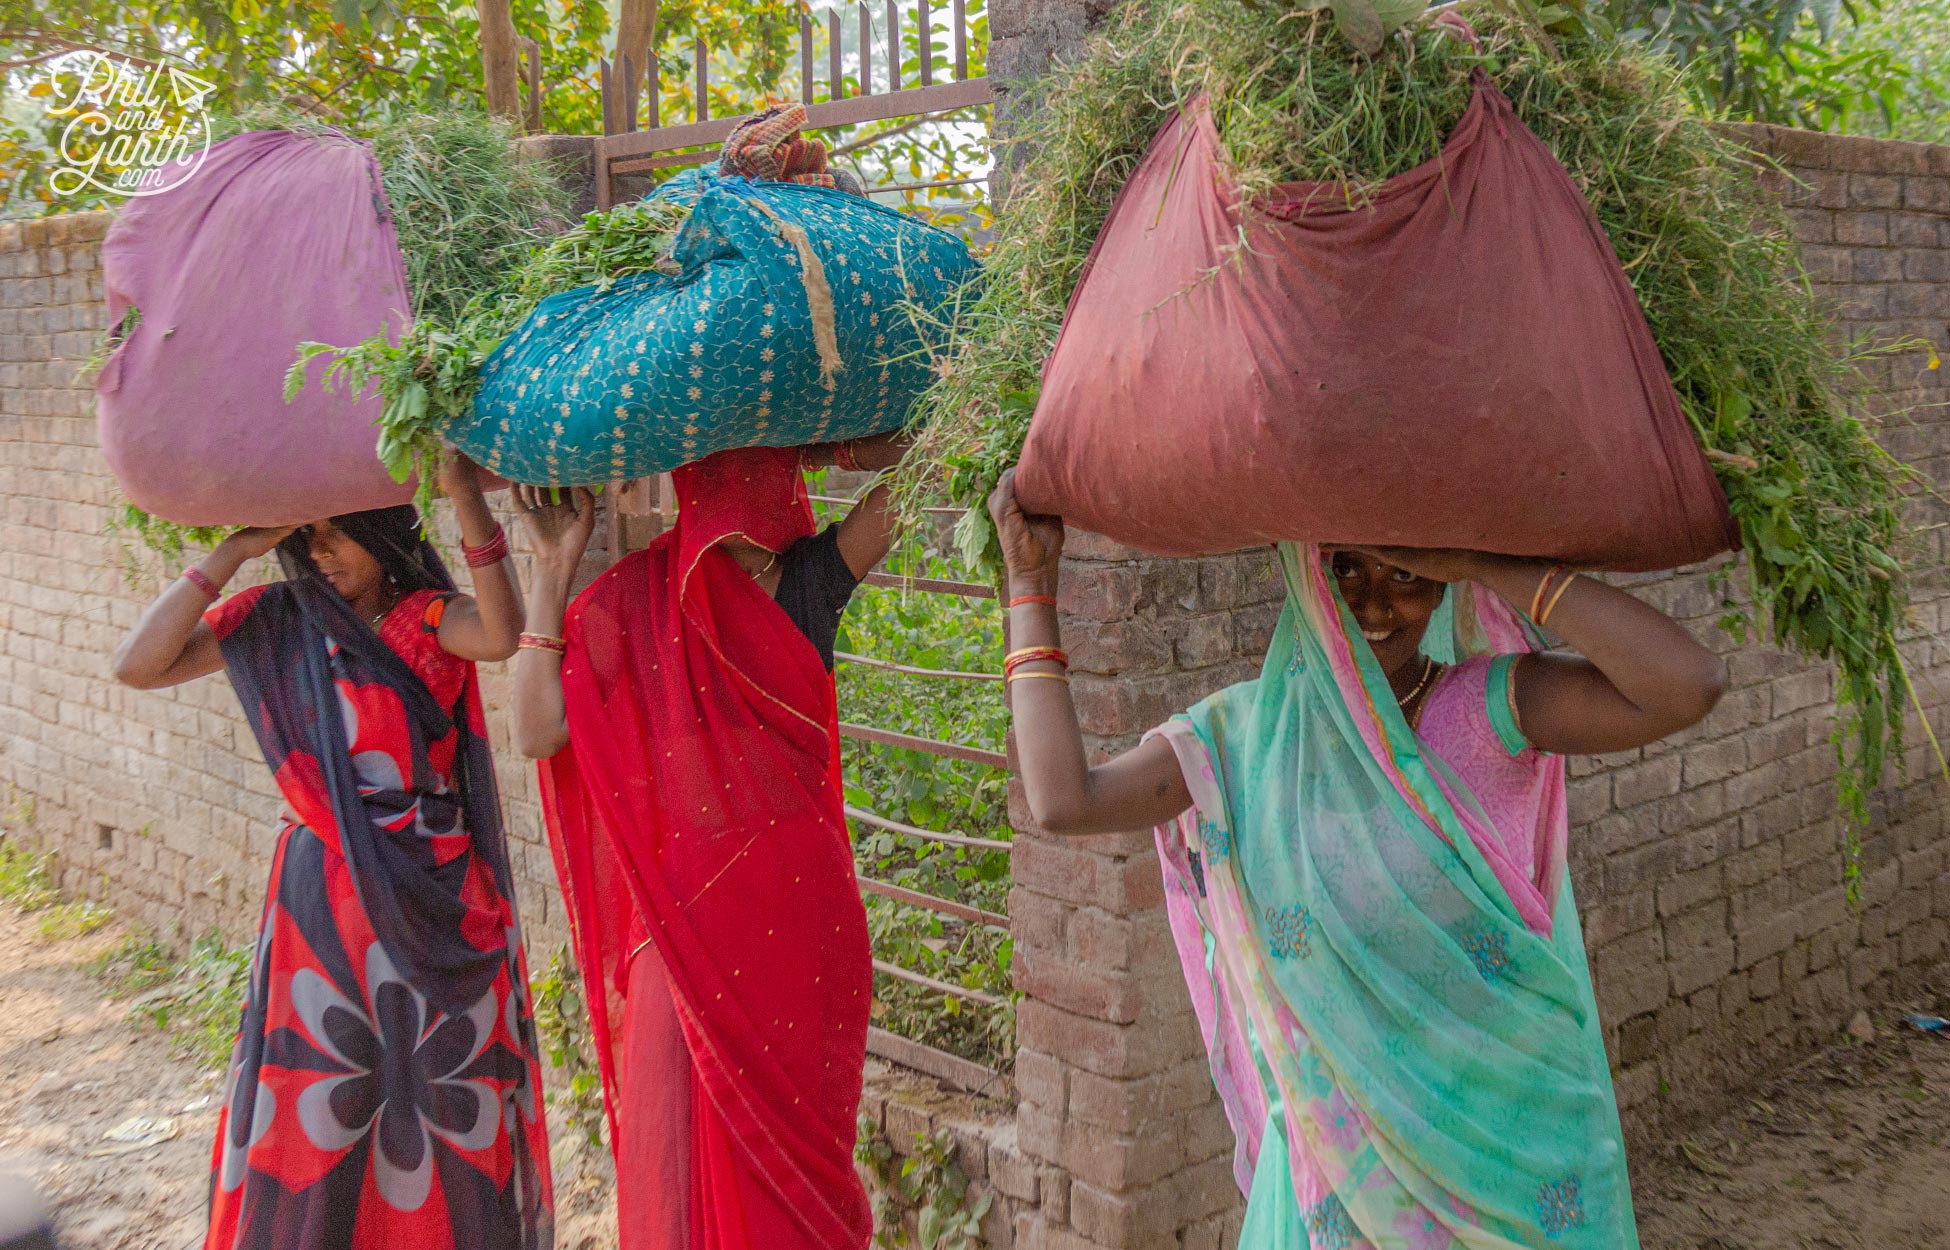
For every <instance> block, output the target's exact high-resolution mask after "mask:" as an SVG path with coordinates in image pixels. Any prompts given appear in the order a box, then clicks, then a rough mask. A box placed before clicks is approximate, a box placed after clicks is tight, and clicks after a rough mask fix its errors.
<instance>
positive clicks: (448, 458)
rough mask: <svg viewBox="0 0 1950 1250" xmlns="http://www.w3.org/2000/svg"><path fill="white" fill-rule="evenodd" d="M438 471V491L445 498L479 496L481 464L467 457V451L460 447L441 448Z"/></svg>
mask: <svg viewBox="0 0 1950 1250" xmlns="http://www.w3.org/2000/svg"><path fill="white" fill-rule="evenodd" d="M439 472H440V477H439V483H440V493H441V494H443V495H445V496H446V497H447V498H449V499H460V498H479V497H480V494H481V466H480V465H478V464H475V463H474V462H473V461H472V460H470V459H468V457H467V453H466V452H464V451H462V450H460V448H458V447H445V448H442V449H441V452H440V470H439Z"/></svg>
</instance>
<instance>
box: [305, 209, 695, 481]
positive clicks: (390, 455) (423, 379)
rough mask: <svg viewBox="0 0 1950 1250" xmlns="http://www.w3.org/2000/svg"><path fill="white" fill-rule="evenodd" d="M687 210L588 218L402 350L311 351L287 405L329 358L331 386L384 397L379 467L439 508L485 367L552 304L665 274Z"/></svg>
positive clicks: (324, 346)
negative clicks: (446, 464)
mask: <svg viewBox="0 0 1950 1250" xmlns="http://www.w3.org/2000/svg"><path fill="white" fill-rule="evenodd" d="M688 212H689V210H687V209H685V208H683V207H681V206H678V205H674V204H671V203H668V202H666V201H662V200H658V201H648V200H645V201H639V202H637V203H633V204H625V205H623V206H621V207H619V208H616V209H612V210H611V211H609V212H607V213H588V214H585V215H584V217H583V219H582V221H581V222H580V223H579V224H578V225H576V226H574V227H573V228H571V229H569V230H566V231H564V232H563V233H561V234H558V235H556V236H555V237H553V238H551V239H549V240H548V241H547V242H546V243H544V244H542V245H541V246H539V247H537V248H535V249H534V250H532V251H531V252H529V253H528V255H527V256H526V257H525V258H524V259H523V261H522V262H521V263H520V264H519V265H517V266H515V267H514V268H513V269H511V270H510V271H508V272H507V273H506V274H504V275H502V276H501V278H500V281H499V282H498V283H497V284H495V285H494V286H491V287H488V288H486V289H482V290H478V291H477V292H476V293H475V294H474V295H472V296H471V297H470V298H469V299H468V301H467V302H466V303H465V304H464V305H463V306H461V307H460V309H459V311H458V312H457V313H456V314H455V316H454V318H453V320H452V321H443V320H441V319H440V318H438V317H435V316H423V317H419V318H416V319H415V320H414V322H413V323H412V324H411V325H410V326H408V327H407V330H406V332H405V333H404V334H402V335H400V336H399V337H398V340H397V341H394V339H393V338H392V336H390V335H388V334H378V335H374V336H373V337H372V338H369V339H367V340H365V341H364V342H362V343H357V344H354V345H352V346H349V347H342V346H335V345H332V344H328V343H304V344H300V346H299V355H298V360H297V361H296V363H294V364H293V365H292V366H291V368H290V370H289V371H288V372H287V373H286V374H285V380H284V393H285V398H286V399H287V400H289V399H291V398H293V397H295V396H296V395H297V394H298V392H299V391H300V390H302V389H303V387H304V386H305V382H306V373H307V369H308V367H309V366H310V364H311V362H312V361H313V360H314V359H317V358H319V357H321V356H322V357H327V358H328V359H329V363H328V364H327V365H326V367H325V369H324V372H323V374H322V383H323V385H325V386H327V387H330V388H335V389H337V390H339V391H341V392H342V393H345V394H349V395H358V394H363V393H364V392H365V391H366V389H367V388H368V387H373V388H375V389H376V390H377V391H378V394H379V396H380V398H381V399H382V401H383V403H384V407H383V408H382V409H381V411H380V415H379V420H378V422H377V425H378V426H379V459H380V461H381V463H383V464H384V465H385V466H386V470H387V472H389V473H391V474H392V475H393V478H394V480H396V481H402V482H403V481H405V480H406V479H407V477H408V476H409V475H413V474H418V484H417V495H416V498H415V502H416V503H417V504H418V505H419V506H420V509H421V511H422V512H423V513H424V512H425V511H426V509H427V508H428V507H429V506H431V504H432V502H433V491H434V473H433V467H434V464H435V463H436V461H437V458H438V456H439V453H440V445H441V436H442V432H443V431H445V430H446V428H447V427H448V425H449V424H450V423H452V422H453V421H455V420H457V419H459V418H461V417H463V416H465V415H467V414H468V413H469V412H470V411H471V410H472V408H473V405H474V393H475V392H476V391H477V390H479V389H480V384H481V366H482V365H483V364H485V363H486V362H487V358H488V357H489V356H490V355H492V354H493V353H494V349H495V348H497V347H499V346H500V345H501V341H502V340H503V339H505V338H506V337H507V336H508V335H509V334H511V333H513V332H514V331H515V329H516V328H518V327H519V326H520V325H521V323H522V321H523V320H524V319H525V318H526V317H527V316H528V314H529V313H531V312H533V311H534V309H535V305H537V304H539V303H540V302H541V301H542V300H543V299H544V298H546V297H548V296H550V295H554V294H556V293H558V292H561V291H568V290H573V289H575V288H577V287H584V286H593V287H595V288H596V289H597V290H598V291H602V290H606V289H608V287H609V286H610V284H611V283H613V282H615V281H616V280H617V279H618V278H622V277H626V276H628V275H630V274H634V273H643V272H646V271H649V270H652V269H657V268H661V267H663V266H665V265H666V264H667V263H668V262H667V254H668V252H669V250H670V245H671V243H672V241H673V240H674V239H675V237H676V234H677V230H678V227H679V226H681V225H682V224H683V221H684V218H685V217H686V216H688Z"/></svg>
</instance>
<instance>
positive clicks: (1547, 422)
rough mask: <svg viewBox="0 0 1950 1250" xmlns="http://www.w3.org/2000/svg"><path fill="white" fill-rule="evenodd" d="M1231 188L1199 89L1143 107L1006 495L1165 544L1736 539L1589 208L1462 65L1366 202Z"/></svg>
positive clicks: (1637, 549) (1317, 189) (1706, 548)
mask: <svg viewBox="0 0 1950 1250" xmlns="http://www.w3.org/2000/svg"><path fill="white" fill-rule="evenodd" d="M1239 198H1240V197H1239V196H1238V194H1237V193H1236V192H1235V191H1234V190H1233V189H1232V187H1231V185H1230V184H1229V182H1228V179H1227V177H1226V174H1225V172H1224V156H1223V151H1222V148H1221V145H1220V140H1219V136H1218V133H1217V131H1216V130H1215V129H1214V127H1213V124H1212V120H1211V117H1210V115H1209V114H1208V112H1207V110H1206V108H1205V107H1204V106H1203V103H1202V102H1201V103H1199V104H1196V105H1194V106H1193V107H1191V108H1189V109H1188V110H1187V111H1186V112H1185V113H1184V114H1182V115H1180V116H1177V117H1174V118H1173V119H1172V120H1171V121H1170V122H1169V123H1167V124H1166V126H1165V127H1164V129H1163V131H1162V132H1161V133H1160V134H1159V135H1158V137H1157V139H1156V140H1155V141H1154V142H1153V144H1152V147H1151V150H1150V153H1149V154H1148V155H1147V156H1146V157H1145V159H1144V161H1143V162H1142V163H1141V164H1140V165H1139V167H1138V169H1137V170H1136V172H1135V173H1134V174H1133V175H1132V176H1131V180H1130V182H1129V184H1128V185H1127V186H1126V187H1125V188H1124V190H1123V192H1122V193H1121V194H1120V195H1119V197H1118V199H1117V202H1116V204H1115V205H1114V206H1113V208H1112V210H1111V214H1110V218H1109V220H1108V221H1107V222H1106V223H1105V225H1104V229H1103V233H1102V234H1101V235H1100V236H1099V238H1098V240H1097V244H1096V248H1095V249H1094V251H1093V252H1092V254H1091V258H1090V263H1089V265H1088V267H1087V268H1086V269H1085V272H1084V276H1083V278H1082V280H1081V281H1080V282H1079V284H1078V287H1077V290H1076V293H1075V295H1074V296H1073V297H1072V300H1071V305H1070V310H1069V315H1068V317H1067V318H1066V320H1065V322H1064V326H1063V332H1062V334H1061V336H1060V337H1059V339H1058V341H1057V345H1056V350H1055V352H1054V353H1053V354H1052V356H1051V357H1050V360H1049V362H1048V364H1047V365H1046V367H1045V369H1044V374H1043V388H1042V395H1041V399H1040V402H1039V403H1038V406H1037V409H1036V416H1035V420H1034V422H1033V423H1032V425H1031V427H1030V431H1029V440H1028V444H1027V446H1026V447H1025V448H1024V450H1023V455H1022V463H1021V468H1020V471H1019V473H1018V475H1017V490H1018V492H1019V494H1020V496H1021V499H1022V502H1023V505H1024V507H1025V508H1029V509H1032V510H1034V511H1039V512H1051V513H1058V514H1060V515H1062V516H1063V517H1065V518H1066V519H1067V520H1068V521H1070V522H1071V523H1072V524H1075V525H1078V526H1080V527H1082V528H1085V529H1089V530H1094V531H1097V532H1099V533H1102V534H1105V535H1108V536H1110V537H1112V538H1115V539H1118V540H1120V541H1123V542H1126V543H1130V544H1132V545H1134V546H1137V547H1142V548H1144V549H1146V550H1149V551H1153V552H1157V553H1159V554H1163V555H1192V554H1200V553H1210V552H1219V551H1227V550H1232V549H1236V548H1239V547H1244V546H1250V545H1255V544H1259V543H1266V542H1272V541H1276V540H1280V539H1293V540H1302V541H1314V542H1331V543H1371V544H1389V545H1404V546H1416V547H1468V548H1475V549H1479V550H1487V551H1496V552H1502V553H1507V554H1511V555H1524V556H1542V557H1549V558H1553V559H1558V560H1563V561H1566V562H1569V563H1572V564H1576V565H1580V566H1583V567H1588V568H1606V569H1618V570H1634V569H1653V568H1667V567H1672V566H1675V565H1679V564H1685V563H1689V562H1691V561H1695V560H1702V559H1705V558H1707V557H1709V556H1712V555H1714V554H1716V553H1718V552H1721V551H1725V550H1728V549H1729V548H1731V547H1732V546H1733V545H1734V544H1735V543H1736V541H1737V540H1738V531H1737V530H1736V528H1735V526H1734V524H1733V521H1732V518H1731V517H1730V516H1729V514H1728V512H1727V506H1726V499H1725V497H1724V496H1723V495H1722V494H1721V491H1720V488H1719V483H1718V482H1717V481H1716V480H1715V479H1714V476H1713V473H1712V470H1711V469H1710V467H1709V466H1708V465H1707V464H1706V461H1705V458H1704V457H1703V455H1702V454H1701V452H1700V448H1699V445H1698V443H1697V441H1696V440H1695V438H1694V436H1693V433H1692V430H1691V428H1690V427H1689V425H1688V423H1687V421H1686V418H1685V414H1684V413H1683V412H1682V411H1681V409H1680V406H1679V399H1678V396H1677V395H1676V394H1675V393H1674V391H1673V387H1672V383H1671V380H1670V379H1669V378H1668V377H1667V376H1666V373H1665V369H1664V365H1663V363H1662V362H1661V360H1660V358H1659V352H1658V348H1657V346H1656V345H1655V344H1654V342H1653V339H1652V334H1651V331H1650V330H1649V329H1648V327H1647V326H1646V323H1645V317H1644V314H1643V313H1642V312H1641V311H1640V309H1639V306H1638V302H1637V299H1636V297H1635V296H1634V294H1633V292H1632V288H1631V284H1630V282H1629V281H1628V280H1627V279H1626V277H1625V274H1624V272H1623V270H1622V269H1621V268H1620V267H1619V263H1618V259H1617V257H1616V256H1615V255H1614V253H1613V252H1612V249H1611V244H1610V242H1609V241H1608V240H1607V239H1606V238H1605V235H1604V232H1603V230H1602V229H1601V228H1600V226H1599V224H1598V220H1597V218H1596V216H1595V215H1594V214H1593V212H1592V211H1591V208H1590V206H1589V205H1588V204H1587V203H1586V202H1585V200H1584V197H1583V196H1582V195H1581V194H1580V193H1579V191H1578V188H1577V186H1576V184H1574V183H1573V182H1572V181H1571V178H1570V175H1569V174H1567V173H1566V172H1565V170H1564V168H1563V167H1562V166H1561V165H1559V164H1558V163H1557V161H1556V159H1555V158H1554V157H1553V156H1552V155H1551V153H1550V151H1549V149H1547V148H1546V147H1545V146H1544V144H1543V143H1542V142H1541V141H1540V140H1539V139H1538V138H1537V137H1536V136H1535V135H1533V134H1532V133H1531V132H1530V131H1529V129H1528V128H1526V127H1525V126H1524V125H1523V123H1522V122H1521V121H1519V120H1518V119H1517V117H1516V116H1515V114H1514V113H1513V112H1512V111H1511V107H1510V102H1509V100H1508V99H1506V98H1505V97H1504V95H1503V93H1502V92H1500V91H1498V90H1497V89H1496V88H1495V87H1494V86H1493V85H1491V84H1490V83H1489V82H1488V81H1487V80H1486V79H1483V78H1481V77H1479V79H1478V82H1477V86H1476V93H1475V97H1474V99H1473V100H1472V101H1471V103H1470V106H1469V109H1468V111H1467V113H1466V114H1465V116H1464V117H1463V120H1462V122H1461V124H1460V125H1458V127H1457V128H1456V131H1455V133H1454V134H1453V135H1452V136H1451V137H1450V138H1449V140H1448V142H1447V143H1446V144H1445V145H1444V147H1443V149H1442V151H1441V153H1440V155H1439V156H1437V157H1436V158H1435V159H1433V160H1430V161H1428V162H1427V163H1425V164H1423V165H1421V166H1418V167H1417V168H1415V169H1412V170H1410V171H1408V172H1407V173H1404V174H1402V175H1400V176H1399V177H1396V178H1393V179H1390V180H1389V181H1387V182H1385V183H1383V184H1381V185H1380V186H1379V187H1377V188H1375V189H1374V190H1373V193H1372V195H1371V196H1369V197H1368V198H1366V199H1362V200H1359V201H1357V202H1355V203H1350V202H1349V197H1348V192H1347V189H1346V188H1345V187H1344V186H1342V185H1340V184H1326V183H1293V184H1289V185H1287V186H1284V187H1282V188H1280V189H1279V191H1278V193H1277V194H1276V195H1275V196H1273V197H1272V198H1271V199H1270V200H1269V201H1267V202H1264V203H1258V204H1253V205H1248V206H1241V205H1240V204H1239ZM1242 239H1243V240H1244V243H1245V246H1243V247H1242V246H1241V241H1242Z"/></svg>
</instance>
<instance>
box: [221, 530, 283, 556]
mask: <svg viewBox="0 0 1950 1250" xmlns="http://www.w3.org/2000/svg"><path fill="white" fill-rule="evenodd" d="M298 528H299V527H298V526H296V525H253V526H250V527H249V528H247V529H241V530H238V531H237V532H236V533H235V534H231V535H228V536H227V537H225V538H224V540H223V541H222V542H221V543H219V544H217V545H218V546H219V547H225V548H228V549H229V551H230V554H232V555H234V556H236V557H237V563H239V564H242V563H243V562H244V561H246V560H255V559H256V558H257V557H259V556H261V555H263V554H264V553H265V552H267V551H270V550H271V549H272V548H273V547H276V546H277V545H278V544H279V543H281V542H283V541H284V540H285V539H286V538H288V537H289V536H290V535H292V534H293V533H295V532H297V530H298Z"/></svg>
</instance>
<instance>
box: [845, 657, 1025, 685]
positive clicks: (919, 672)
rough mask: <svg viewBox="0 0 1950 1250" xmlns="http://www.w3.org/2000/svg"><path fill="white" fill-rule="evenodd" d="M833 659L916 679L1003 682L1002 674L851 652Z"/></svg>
mask: <svg viewBox="0 0 1950 1250" xmlns="http://www.w3.org/2000/svg"><path fill="white" fill-rule="evenodd" d="M833 658H834V659H835V660H838V661H840V662H841V663H844V664H864V665H866V666H867V667H868V668H884V669H886V670H887V671H888V672H892V673H907V674H909V675H910V676H914V677H951V678H954V679H956V680H958V681H1001V680H1002V674H1000V673H967V672H963V671H961V670H960V669H953V668H921V667H919V666H917V665H913V664H896V663H894V662H893V661H892V660H876V659H874V658H873V657H871V656H865V655H855V654H853V653H852V652H851V651H835V652H833Z"/></svg>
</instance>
